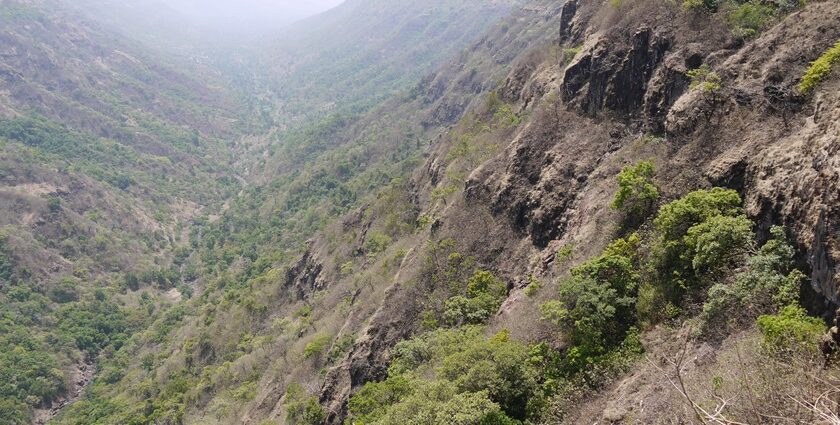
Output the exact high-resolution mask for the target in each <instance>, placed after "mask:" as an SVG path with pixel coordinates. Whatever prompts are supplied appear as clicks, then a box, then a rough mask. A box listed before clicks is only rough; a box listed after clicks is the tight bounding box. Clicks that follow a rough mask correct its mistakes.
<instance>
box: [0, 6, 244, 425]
mask: <svg viewBox="0 0 840 425" xmlns="http://www.w3.org/2000/svg"><path fill="white" fill-rule="evenodd" d="M0 23H2V24H0V25H2V30H0V39H2V42H0V44H1V45H2V47H0V50H2V53H0V258H2V260H0V262H2V264H3V269H4V272H3V273H0V317H2V320H1V322H2V325H0V345H2V346H3V347H4V348H3V350H2V353H0V357H2V359H0V376H2V380H3V384H0V398H2V403H0V404H2V406H1V407H0V411H2V413H0V417H3V418H4V421H5V420H7V419H8V422H6V423H29V422H30V420H31V418H32V417H33V408H34V409H35V411H34V417H35V421H36V422H38V423H43V421H45V420H46V419H48V418H49V417H51V416H52V415H53V414H54V413H55V410H57V408H58V407H60V406H61V405H63V404H65V403H66V402H67V401H68V400H72V399H75V398H78V396H79V395H80V393H81V390H82V387H83V385H84V384H86V383H87V381H88V380H89V379H90V378H91V376H92V374H93V372H94V371H95V366H94V362H95V360H96V359H97V357H98V356H100V355H101V354H100V353H107V352H109V351H113V350H116V349H119V347H120V346H121V345H122V344H123V343H124V342H125V340H127V339H128V337H129V336H130V335H131V334H132V333H133V332H136V331H138V330H141V329H143V328H144V327H145V326H146V325H147V324H148V323H149V320H150V318H151V317H153V316H154V315H155V314H157V312H158V311H159V309H160V308H161V306H164V305H168V304H172V303H174V302H176V301H177V300H178V299H179V298H180V297H181V296H182V292H183V293H185V294H188V292H189V289H188V287H187V285H188V284H189V283H190V282H191V281H193V280H194V279H196V277H195V276H193V273H191V272H190V271H189V268H188V267H184V268H182V266H183V265H184V261H185V259H186V258H187V256H188V255H189V253H186V252H184V251H178V248H181V247H183V246H184V245H185V244H186V243H187V239H188V229H189V226H190V225H191V223H192V221H193V219H195V218H196V217H197V216H199V215H200V214H202V213H203V214H207V213H208V212H210V211H214V210H217V209H218V208H219V207H221V205H222V203H223V202H224V201H225V199H226V198H228V197H229V196H231V195H233V194H235V193H236V192H237V191H238V186H239V183H238V181H237V180H236V177H235V176H236V175H235V172H234V171H233V169H232V168H231V167H229V166H227V164H229V163H231V158H232V155H231V152H230V151H229V150H228V144H229V143H230V142H232V141H234V140H236V139H237V138H238V137H240V136H239V134H241V130H240V129H238V128H237V126H238V125H240V122H239V117H238V112H237V111H236V108H237V104H236V101H235V98H233V97H232V96H230V95H229V94H228V92H226V91H225V90H222V89H220V88H216V87H212V86H211V85H209V84H208V83H207V81H206V80H205V81H202V79H201V78H202V77H201V73H200V72H196V73H193V74H192V75H191V76H189V75H187V74H186V73H184V72H183V71H179V70H176V69H173V68H171V67H170V66H168V65H165V64H163V63H161V62H158V61H156V59H153V57H152V55H150V54H149V53H147V51H145V50H144V49H142V48H139V47H138V46H137V45H136V43H134V42H132V41H129V40H126V39H124V38H121V37H119V36H117V35H115V34H113V33H110V32H108V31H105V30H102V29H101V28H100V27H98V26H97V25H95V24H93V23H91V22H89V21H86V20H84V19H81V18H79V17H78V16H77V15H75V14H73V13H71V12H69V11H68V10H65V9H63V8H61V7H60V6H58V5H57V4H55V3H52V2H40V1H4V2H3V4H2V7H0ZM177 288H180V289H177Z"/></svg>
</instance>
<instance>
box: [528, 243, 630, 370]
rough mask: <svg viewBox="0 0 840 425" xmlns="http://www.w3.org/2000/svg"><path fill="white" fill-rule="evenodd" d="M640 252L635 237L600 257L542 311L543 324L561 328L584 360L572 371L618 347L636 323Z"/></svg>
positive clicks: (580, 268)
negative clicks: (550, 322)
mask: <svg viewBox="0 0 840 425" xmlns="http://www.w3.org/2000/svg"><path fill="white" fill-rule="evenodd" d="M637 246H638V239H637V236H632V237H631V238H629V239H627V240H625V239H619V240H618V241H616V242H614V243H612V244H611V245H610V246H609V247H607V249H605V250H604V254H603V255H601V256H600V257H597V258H595V259H592V260H590V261H587V262H586V263H583V264H581V265H580V266H578V267H576V268H574V269H572V276H571V277H570V278H569V279H566V280H564V281H563V282H561V283H560V289H559V297H558V299H557V300H553V301H549V302H546V303H545V304H543V305H542V306H541V311H542V314H543V318H544V319H546V320H550V321H552V322H554V323H555V324H557V325H558V326H559V327H560V328H561V330H563V332H564V333H565V334H566V335H567V336H568V338H569V340H570V342H571V343H572V344H573V345H574V346H575V349H576V352H578V353H579V354H580V363H579V364H577V365H575V366H573V368H582V367H584V366H585V364H586V363H588V362H589V360H590V358H591V357H593V356H597V355H600V354H603V353H604V352H606V351H608V350H609V349H611V348H612V347H614V346H616V345H617V344H619V343H620V342H621V341H622V340H623V339H624V337H625V335H626V333H627V331H628V330H629V328H630V327H631V326H633V324H634V323H635V322H636V315H635V305H636V294H637V291H638V285H639V275H638V273H637V272H636V269H635V266H634V257H635V252H636V248H637Z"/></svg>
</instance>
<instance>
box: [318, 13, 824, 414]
mask: <svg viewBox="0 0 840 425" xmlns="http://www.w3.org/2000/svg"><path fill="white" fill-rule="evenodd" d="M608 7H611V6H605V5H604V4H603V2H596V1H594V0H591V1H590V0H579V1H570V2H567V3H566V4H565V5H564V6H563V7H562V10H561V11H560V18H559V19H558V21H557V22H558V23H557V25H558V27H557V30H559V31H560V39H561V41H562V43H563V45H562V46H560V47H561V48H568V47H572V46H582V48H581V50H580V53H579V54H577V56H576V57H575V58H574V59H573V60H572V62H571V63H570V64H568V66H566V65H563V64H560V63H558V61H555V60H554V59H553V58H550V57H546V56H542V57H540V56H532V57H523V58H522V60H521V61H519V62H517V64H516V65H515V66H511V67H510V73H509V74H508V76H507V78H505V79H503V80H502V81H503V82H502V84H501V86H500V88H499V90H498V94H499V97H500V98H501V99H502V100H503V101H505V102H508V103H510V104H512V107H513V109H514V110H517V111H526V112H527V117H528V118H527V120H526V121H525V124H524V125H522V126H519V127H518V128H517V129H516V131H511V132H510V133H509V134H506V135H505V137H506V139H505V140H503V141H501V142H500V143H499V145H500V146H501V148H500V149H499V150H498V151H497V152H495V153H494V154H493V156H492V158H490V159H488V160H486V161H484V162H483V163H482V164H480V165H478V166H477V167H476V168H474V169H473V170H472V171H471V172H470V173H469V176H468V177H467V178H466V180H465V182H464V191H463V194H462V196H461V197H459V198H458V199H456V200H455V201H454V202H447V204H446V206H445V207H444V208H442V209H441V210H440V211H438V212H439V214H436V216H435V218H436V222H435V225H434V230H433V233H432V234H431V235H430V237H431V238H436V239H442V238H446V237H456V238H458V240H459V242H461V243H462V244H463V245H464V246H465V247H467V248H465V251H467V252H470V253H476V257H477V258H478V260H479V262H480V263H481V264H482V266H483V267H484V266H486V267H487V268H488V269H492V270H496V271H498V272H499V273H500V274H501V275H507V276H519V277H521V276H528V275H529V274H533V275H536V276H540V277H543V278H545V281H546V282H551V281H556V277H557V274H556V273H557V272H556V271H552V270H554V269H556V268H557V267H555V266H556V265H555V266H553V265H552V260H553V259H554V258H555V257H554V254H555V253H556V252H557V249H558V247H560V246H564V245H569V246H572V245H574V246H575V254H576V255H579V256H580V257H581V258H586V257H588V256H591V255H596V254H597V252H600V250H601V249H602V248H603V246H604V245H605V244H606V242H607V241H609V240H610V239H612V238H613V237H614V236H615V232H616V230H615V222H616V216H615V213H613V212H611V210H610V206H609V205H610V201H611V199H612V196H613V194H614V193H615V183H614V181H615V176H616V175H617V174H618V173H619V172H620V170H621V169H622V168H623V167H625V166H626V165H629V164H632V163H635V162H638V161H640V160H644V159H652V160H654V161H655V163H656V165H657V171H658V183H659V185H660V186H661V191H662V193H663V195H664V198H665V199H666V200H667V199H673V198H675V197H678V196H681V195H683V194H685V193H687V192H689V191H692V190H696V189H699V188H706V187H711V186H724V187H730V188H733V189H736V190H738V191H739V192H740V193H741V195H742V197H743V198H744V200H745V206H746V211H747V213H748V214H749V215H750V216H752V217H753V218H755V219H758V222H759V223H760V227H761V230H767V229H769V227H770V226H772V225H783V226H785V228H786V229H787V230H788V231H789V234H790V236H791V237H792V239H793V240H794V241H795V242H796V244H797V246H798V248H799V249H800V252H802V253H804V255H803V257H802V258H801V261H802V266H803V267H804V268H806V269H809V270H810V272H811V281H812V287H813V288H814V290H815V293H817V294H820V295H819V296H818V297H815V300H817V301H818V302H816V303H814V305H813V306H812V307H814V309H815V311H825V310H826V309H827V307H828V304H840V292H838V278H840V276H838V271H837V266H836V265H837V262H838V261H840V191H838V190H837V188H838V187H840V78H836V77H832V78H831V79H830V80H829V81H827V82H825V83H824V84H823V85H822V87H821V88H820V90H818V92H817V94H816V95H815V96H814V97H813V98H803V97H802V96H800V95H798V94H797V93H796V84H797V83H798V79H799V76H801V75H802V73H803V72H804V70H805V68H806V67H807V65H808V63H809V62H810V61H812V60H814V59H815V58H816V57H818V56H819V54H820V53H821V52H822V51H824V50H825V49H826V48H828V47H829V46H830V45H832V44H833V43H835V42H836V40H837V39H839V38H840V8H837V7H836V3H831V2H821V3H813V4H809V5H808V6H806V7H805V8H804V9H803V10H801V11H799V12H795V13H793V14H791V15H789V16H788V17H787V18H785V19H784V20H783V21H782V22H780V23H778V24H776V25H775V26H773V27H772V28H770V29H768V30H767V31H766V32H764V33H763V34H761V35H760V36H758V37H757V38H756V39H754V40H748V41H746V42H737V41H735V40H733V39H732V36H731V29H730V28H729V27H728V25H727V23H725V22H717V21H708V22H705V21H704V23H703V25H700V24H698V22H697V21H696V17H692V16H691V15H690V14H685V13H682V12H681V11H679V10H677V9H675V8H673V7H671V6H668V5H666V4H663V2H658V1H655V0H643V1H641V2H636V3H634V11H632V12H628V13H627V14H620V13H613V12H614V11H610V10H607V11H605V9H604V8H608ZM636 8H638V10H639V11H635V9H636ZM815 22H818V23H820V24H819V25H814V23H815ZM799 46H810V47H809V48H808V50H807V51H806V52H803V51H802V49H800V48H799ZM702 65H707V66H708V67H709V69H710V70H711V71H712V72H714V73H716V74H718V75H719V76H720V77H721V81H722V83H721V86H722V88H721V90H720V93H719V94H718V96H719V97H716V98H714V99H710V97H709V95H708V93H704V92H702V91H700V90H692V89H690V79H689V77H688V76H687V72H688V71H689V70H691V69H695V68H698V67H700V66H702ZM430 86H431V87H433V86H434V85H430ZM437 95H438V94H435V95H434V96H432V97H435V96H437ZM453 142H454V141H453V140H451V139H450V138H448V137H445V136H444V137H441V138H439V139H437V140H435V141H434V142H433V143H434V145H433V146H432V148H433V149H432V152H430V154H429V157H428V158H427V161H426V163H425V164H424V165H422V166H421V167H419V168H418V171H417V172H416V173H415V179H414V180H415V182H414V184H413V185H412V186H413V187H417V188H418V192H420V195H419V198H420V199H421V209H422V208H423V207H424V205H422V203H423V202H428V198H429V195H428V193H425V194H424V191H425V192H430V191H431V190H433V189H434V188H436V187H437V186H438V185H439V184H442V183H441V181H442V180H444V176H445V174H446V171H447V170H446V165H447V160H446V157H447V152H448V151H447V149H446V147H447V144H451V143H453ZM418 246H422V244H421V245H418ZM405 273H407V276H403V281H404V282H407V281H409V280H410V278H411V276H414V277H417V276H419V275H421V272H419V271H418V270H410V269H406V271H405ZM511 280H512V281H515V279H511ZM549 285H550V284H549ZM513 286H514V289H513V290H512V291H511V297H510V298H509V299H508V300H507V301H506V302H505V304H504V308H503V311H501V312H500V313H499V315H498V316H497V317H496V318H495V319H493V321H492V322H491V327H495V328H508V329H522V330H523V333H524V334H526V335H531V336H533V335H535V334H537V333H539V332H540V330H539V329H538V325H534V324H533V323H529V324H528V325H527V326H525V325H522V323H523V321H526V318H527V317H528V316H527V314H528V313H527V312H528V311H532V310H533V304H534V303H535V302H536V301H535V300H529V299H528V298H527V297H519V296H517V293H516V285H513ZM415 290H416V288H415V289H411V288H409V286H408V285H399V284H395V285H394V286H392V287H391V289H390V290H389V292H388V295H387V296H386V297H385V301H383V303H382V304H381V306H380V308H379V310H377V312H376V315H375V316H373V318H372V319H371V321H370V325H369V326H368V327H367V329H366V330H365V332H364V336H363V337H362V338H361V339H360V340H359V341H358V343H357V344H356V345H355V347H354V349H353V351H352V353H351V354H350V355H349V356H348V358H347V359H346V360H345V361H344V362H343V363H341V364H340V365H338V366H337V367H336V368H334V369H333V370H331V371H330V372H329V374H328V375H327V380H326V383H325V384H324V386H323V387H322V392H321V401H322V402H323V403H324V404H325V405H326V406H329V408H330V412H331V416H330V422H331V423H339V422H341V420H343V418H344V417H345V415H346V413H347V407H346V401H347V398H348V397H349V396H350V395H351V394H352V392H353V391H355V390H356V389H357V388H358V387H359V386H360V385H362V384H363V383H365V382H367V381H370V380H378V379H381V378H383V377H384V376H385V372H386V365H387V362H388V360H389V357H388V354H387V353H388V350H389V349H390V347H392V346H393V344H395V343H396V342H397V341H399V340H400V339H401V338H403V337H405V336H407V335H410V330H411V329H412V328H413V324H414V323H415V320H414V319H416V317H417V315H418V314H419V313H420V312H421V311H422V308H421V306H418V301H417V299H416V298H415V297H414V296H413V294H414V292H413V291H415ZM547 292H550V289H548V290H547ZM529 308H530V309H529ZM832 311H833V309H832ZM652 388H653V386H652ZM625 390H626V388H625ZM644 396H645V395H644V394H640V395H639V397H642V398H643V397H644ZM608 407H609V409H608V410H609V411H608V412H606V411H605V412H603V415H604V418H608V417H614V416H615V417H618V416H627V415H632V416H633V417H634V418H637V420H639V421H640V422H641V423H655V419H656V418H653V417H647V420H646V419H645V418H646V417H645V416H644V414H643V413H640V412H637V411H636V412H634V409H635V407H634V406H631V405H629V404H627V403H624V402H622V401H620V400H618V401H615V402H614V403H611V404H610V406H608ZM625 413H626V415H625ZM637 415H639V416H637ZM628 417H629V416H628Z"/></svg>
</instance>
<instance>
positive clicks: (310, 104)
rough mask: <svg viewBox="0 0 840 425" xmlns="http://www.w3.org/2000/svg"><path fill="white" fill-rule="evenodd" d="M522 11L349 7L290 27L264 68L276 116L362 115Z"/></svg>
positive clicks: (458, 5) (514, 0) (461, 5)
mask: <svg viewBox="0 0 840 425" xmlns="http://www.w3.org/2000/svg"><path fill="white" fill-rule="evenodd" d="M519 3H521V2H519V1H518V0H498V1H489V2H488V1H473V0H469V1H461V2H452V1H448V0H435V1H425V2H415V1H404V0H400V1H371V0H350V1H346V2H344V3H342V4H341V5H340V6H338V7H337V8H335V9H333V10H330V11H328V12H325V13H323V14H321V15H318V16H316V17H313V18H309V19H307V20H304V21H302V22H300V23H297V24H295V25H292V26H291V27H289V28H287V29H285V30H284V31H283V33H282V34H281V35H280V36H279V37H278V39H277V41H276V47H274V49H275V52H274V53H273V54H272V55H271V56H270V58H271V59H270V61H269V63H267V64H266V65H267V66H268V67H269V70H270V77H269V78H270V79H271V82H272V83H273V84H272V85H273V86H274V87H276V91H277V93H276V96H277V101H278V105H276V106H277V107H278V108H277V110H276V111H275V113H279V114H281V115H280V116H281V117H284V118H292V119H300V118H306V117H310V116H313V115H314V116H316V117H317V116H323V115H324V114H330V113H336V112H339V113H346V112H353V111H365V110H367V109H369V108H370V107H371V106H373V105H376V104H378V103H379V102H381V101H383V100H385V99H388V98H389V97H391V96H393V95H395V94H398V93H400V92H403V91H404V90H406V89H407V88H408V87H410V86H411V85H412V84H413V83H414V82H415V81H416V80H417V79H419V78H422V77H424V76H426V75H427V74H428V73H430V72H432V71H434V70H435V69H436V68H438V67H439V66H441V65H442V64H444V63H446V62H447V61H448V60H449V59H450V58H451V57H452V56H453V55H454V54H456V53H458V52H459V51H460V50H461V49H462V48H463V47H464V46H467V45H469V44H470V43H471V42H472V41H474V40H476V39H478V38H479V37H481V36H482V35H483V34H484V33H485V31H486V30H487V28H488V27H489V26H490V25H492V24H494V23H495V22H497V21H498V20H499V19H500V18H502V17H503V16H505V15H507V14H508V13H509V12H510V10H511V8H512V7H514V6H516V5H518V4H519ZM285 121H288V120H281V122H285Z"/></svg>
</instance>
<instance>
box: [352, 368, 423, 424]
mask: <svg viewBox="0 0 840 425" xmlns="http://www.w3.org/2000/svg"><path fill="white" fill-rule="evenodd" d="M416 386H417V383H416V382H414V379H411V378H409V376H408V375H397V376H393V377H389V378H388V379H386V380H384V381H382V382H371V383H368V384H365V385H364V386H363V387H362V388H361V389H360V390H359V392H357V393H356V394H354V395H353V397H352V398H350V402H349V403H348V408H349V410H350V416H351V418H352V423H362V424H369V423H373V422H374V421H376V420H377V419H379V418H381V417H382V416H384V415H385V414H386V413H387V412H388V407H390V406H391V405H394V404H397V403H399V402H400V401H402V400H403V399H404V398H405V397H407V396H409V395H411V394H412V393H413V392H414V389H415V387H416Z"/></svg>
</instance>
